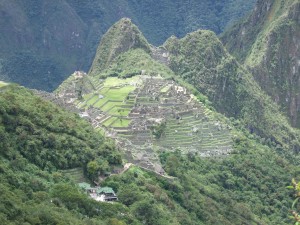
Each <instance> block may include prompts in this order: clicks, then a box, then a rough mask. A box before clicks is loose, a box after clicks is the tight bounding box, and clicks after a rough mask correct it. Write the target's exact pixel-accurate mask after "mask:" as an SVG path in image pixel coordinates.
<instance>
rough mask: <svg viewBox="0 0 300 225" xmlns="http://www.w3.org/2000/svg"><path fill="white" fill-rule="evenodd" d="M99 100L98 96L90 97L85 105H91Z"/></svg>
mask: <svg viewBox="0 0 300 225" xmlns="http://www.w3.org/2000/svg"><path fill="white" fill-rule="evenodd" d="M98 99H99V96H98V95H95V96H94V97H92V98H91V99H90V100H89V101H87V102H86V104H87V105H93V104H94V103H95V102H96V101H97V100H98Z"/></svg>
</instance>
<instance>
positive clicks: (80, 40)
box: [0, 0, 254, 91]
mask: <svg viewBox="0 0 300 225" xmlns="http://www.w3.org/2000/svg"><path fill="white" fill-rule="evenodd" d="M253 4H254V0H251V1H247V3H246V4H245V3H244V1H243V0H234V1H229V0H217V1H207V0H202V1H197V0H192V1H188V0H185V1H170V0H164V1H150V0H147V1H128V0H117V1H108V0H104V1H102V0H101V1H100V0H88V1H84V2H83V1H78V0H53V1H48V0H40V1H35V0H26V1H23V0H1V1H0V15H1V17H0V33H1V38H0V74H2V76H1V77H0V78H1V79H2V80H3V79H4V80H10V81H12V82H16V83H19V84H22V85H25V86H27V87H31V88H36V89H43V90H48V91H50V90H54V89H55V88H56V87H57V86H58V85H59V84H60V83H61V82H62V81H63V80H64V79H65V78H66V77H67V76H68V75H69V74H71V73H72V72H74V70H78V69H82V70H86V71H87V70H88V68H89V67H90V65H91V63H92V60H93V58H94V52H95V50H96V48H97V46H98V44H99V40H100V38H101V36H102V35H103V34H104V33H105V31H106V30H107V29H108V28H109V27H110V26H111V25H112V24H113V23H115V22H116V21H117V20H119V19H120V18H122V17H130V18H132V19H133V20H134V21H135V22H136V23H137V24H138V25H139V26H140V27H141V29H142V31H144V32H145V35H146V37H147V38H148V39H149V40H150V42H151V43H154V44H161V43H163V42H164V41H165V40H166V38H168V37H169V36H170V35H172V34H176V35H179V36H183V35H184V34H186V33H187V32H190V31H193V30H196V29H198V28H209V29H212V30H214V31H215V32H217V33H220V32H222V31H223V30H224V28H225V27H226V26H227V25H228V24H231V23H232V22H233V21H236V20H237V19H238V18H241V17H242V16H243V15H244V14H245V13H247V12H249V11H250V10H251V9H252V7H253Z"/></svg>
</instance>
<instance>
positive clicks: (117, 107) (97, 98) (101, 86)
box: [78, 76, 142, 127]
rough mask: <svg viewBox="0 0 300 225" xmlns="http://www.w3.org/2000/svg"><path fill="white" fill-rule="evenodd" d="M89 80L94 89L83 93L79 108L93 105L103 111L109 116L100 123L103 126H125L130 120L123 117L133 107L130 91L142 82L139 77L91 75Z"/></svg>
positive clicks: (132, 97) (132, 96)
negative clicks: (103, 77)
mask: <svg viewBox="0 0 300 225" xmlns="http://www.w3.org/2000/svg"><path fill="white" fill-rule="evenodd" d="M90 80H91V82H92V83H93V85H94V86H95V87H96V90H94V91H93V92H92V93H89V94H86V95H84V96H83V101H82V102H81V103H79V105H78V106H79V107H80V108H87V107H88V106H93V107H95V108H98V109H100V110H101V111H103V112H105V113H106V114H107V115H108V116H109V117H108V118H107V119H106V120H104V121H103V123H102V125H103V126H105V127H127V126H128V125H129V123H130V122H131V121H130V120H129V119H126V118H123V117H126V116H128V114H129V113H130V111H131V108H132V107H133V104H134V97H135V95H132V94H131V93H132V92H133V91H134V90H135V89H136V86H137V85H140V84H142V81H141V79H140V77H139V76H135V77H132V78H127V79H119V78H116V77H109V78H107V79H105V80H100V79H98V78H96V77H92V78H91V79H90ZM120 117H121V118H120Z"/></svg>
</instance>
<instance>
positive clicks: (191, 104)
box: [64, 75, 232, 172]
mask: <svg viewBox="0 0 300 225" xmlns="http://www.w3.org/2000/svg"><path fill="white" fill-rule="evenodd" d="M85 79H86V81H84V82H80V81H79V82H78V81H77V83H81V84H82V87H80V88H81V90H83V93H84V94H83V95H82V97H83V98H82V99H81V100H76V101H75V104H77V105H76V106H77V107H78V108H79V109H80V110H81V112H82V117H87V118H88V119H89V120H90V121H91V122H92V124H93V126H94V127H95V128H96V129H98V130H99V131H101V132H102V133H103V134H106V135H108V136H110V137H112V138H114V139H116V141H117V143H118V145H119V146H120V148H121V149H122V150H123V151H124V155H125V159H126V160H127V161H128V162H131V163H134V164H137V165H140V166H142V167H144V168H147V169H151V170H154V171H156V172H161V171H162V168H161V166H160V161H159V157H158V155H159V153H160V152H161V151H175V150H177V149H179V150H181V151H182V152H184V153H191V152H192V153H195V154H198V155H201V156H203V157H211V156H217V157H219V156H223V155H227V154H229V152H230V151H231V150H232V138H231V137H232V131H231V128H230V127H229V126H228V125H226V124H224V123H222V122H221V121H219V120H218V119H216V117H215V114H214V113H213V112H212V111H210V110H209V109H208V108H206V107H205V106H204V105H203V104H202V103H200V102H199V101H197V100H196V98H195V96H193V95H192V94H191V93H190V92H189V91H188V90H187V89H186V88H184V87H182V86H179V85H178V84H177V83H176V82H175V81H173V80H166V79H163V78H162V77H160V76H146V75H139V76H134V77H132V78H127V79H120V78H116V77H109V78H107V79H105V80H101V79H99V78H96V77H89V76H88V77H85ZM74 86H76V85H70V87H74ZM91 86H93V88H92V89H91V88H90V87H91ZM64 93H69V95H70V93H71V91H70V90H67V91H66V90H65V91H64ZM70 96H71V95H70Z"/></svg>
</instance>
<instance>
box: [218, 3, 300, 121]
mask: <svg viewBox="0 0 300 225" xmlns="http://www.w3.org/2000/svg"><path fill="white" fill-rule="evenodd" d="M222 40H223V42H224V43H225V45H226V47H227V48H228V50H229V51H230V52H231V53H233V54H234V55H235V56H237V58H238V59H240V62H242V63H244V64H245V65H246V66H247V67H248V68H249V69H250V71H251V72H252V73H253V75H254V77H255V79H256V81H257V82H258V83H259V84H260V86H261V87H262V89H263V90H264V91H266V92H267V93H268V94H269V95H270V96H271V97H272V99H273V100H274V101H275V102H276V103H278V104H279V105H280V106H281V107H282V109H283V110H284V111H285V112H286V114H287V115H288V116H289V118H290V121H291V124H292V125H293V126H297V127H300V119H299V116H300V2H299V1H298V0H289V1H279V0H277V1H258V3H257V5H256V7H255V10H254V11H253V13H252V15H251V16H250V17H249V18H248V19H247V20H246V21H244V22H243V23H240V24H238V25H236V26H235V27H234V28H233V29H232V30H231V31H229V32H228V33H226V34H225V35H224V36H223V37H222Z"/></svg>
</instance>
